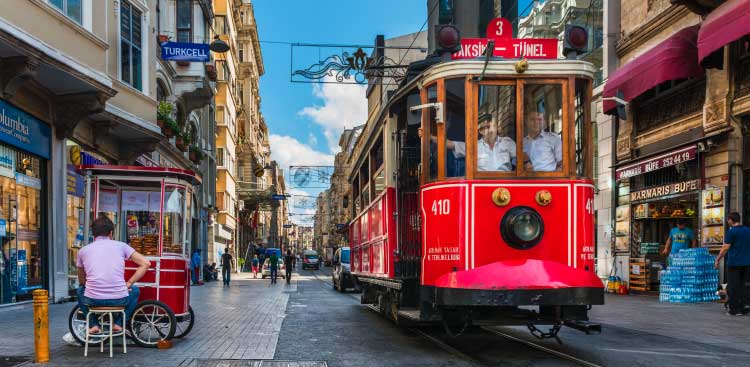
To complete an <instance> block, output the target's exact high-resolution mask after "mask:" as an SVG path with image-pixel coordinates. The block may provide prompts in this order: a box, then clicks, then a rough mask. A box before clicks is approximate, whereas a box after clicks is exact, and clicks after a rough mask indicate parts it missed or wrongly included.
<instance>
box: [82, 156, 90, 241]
mask: <svg viewBox="0 0 750 367" xmlns="http://www.w3.org/2000/svg"><path fill="white" fill-rule="evenodd" d="M84 190H85V191H84V192H85V194H84V196H85V197H86V199H85V201H84V204H83V246H86V245H88V244H89V231H90V228H91V216H90V214H89V213H91V172H90V171H87V172H86V187H85V188H84Z"/></svg>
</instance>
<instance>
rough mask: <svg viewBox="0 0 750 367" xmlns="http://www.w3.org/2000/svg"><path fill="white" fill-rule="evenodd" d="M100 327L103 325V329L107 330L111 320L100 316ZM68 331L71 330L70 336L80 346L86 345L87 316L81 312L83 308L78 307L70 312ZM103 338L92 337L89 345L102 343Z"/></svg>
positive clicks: (74, 307)
mask: <svg viewBox="0 0 750 367" xmlns="http://www.w3.org/2000/svg"><path fill="white" fill-rule="evenodd" d="M105 320H106V322H105ZM99 325H101V327H102V329H105V328H107V327H108V325H109V318H108V317H104V316H100V318H99ZM68 330H70V334H71V335H73V338H74V339H75V340H76V341H77V342H78V344H81V345H83V344H84V340H85V339H86V316H85V315H84V314H83V312H81V308H80V307H79V306H78V305H75V306H73V309H72V310H70V315H69V316H68ZM101 335H103V334H101ZM102 338H104V336H95V337H92V339H91V340H89V344H91V345H94V344H99V343H100V342H101V341H102Z"/></svg>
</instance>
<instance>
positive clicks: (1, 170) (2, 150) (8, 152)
mask: <svg viewBox="0 0 750 367" xmlns="http://www.w3.org/2000/svg"><path fill="white" fill-rule="evenodd" d="M0 176H5V177H10V178H15V177H16V150H15V149H13V148H9V147H6V146H2V145H0Z"/></svg>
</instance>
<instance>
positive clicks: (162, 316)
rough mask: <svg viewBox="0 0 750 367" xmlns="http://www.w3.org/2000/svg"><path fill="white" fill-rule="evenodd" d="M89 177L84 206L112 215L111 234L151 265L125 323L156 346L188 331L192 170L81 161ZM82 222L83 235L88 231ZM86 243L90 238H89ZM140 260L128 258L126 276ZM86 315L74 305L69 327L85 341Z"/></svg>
mask: <svg viewBox="0 0 750 367" xmlns="http://www.w3.org/2000/svg"><path fill="white" fill-rule="evenodd" d="M78 171H79V172H80V173H81V174H82V175H83V176H85V178H86V186H85V187H86V203H85V208H84V211H85V212H90V213H92V215H91V216H90V217H89V218H87V219H88V220H90V218H96V217H98V216H100V215H105V216H107V217H109V218H110V219H111V220H112V221H113V222H114V224H115V231H114V233H113V239H115V240H119V241H122V242H126V243H127V244H128V245H130V247H133V248H134V249H135V250H136V251H138V252H140V253H141V254H142V255H144V256H145V257H146V258H147V259H148V260H149V261H150V262H151V266H150V267H149V269H148V272H147V273H146V274H145V275H144V276H143V278H141V280H140V281H138V282H137V283H136V285H137V286H138V288H139V290H140V296H139V298H138V306H137V307H136V309H135V311H134V312H133V315H132V316H131V318H130V320H127V324H126V325H127V329H128V330H129V331H130V337H131V339H133V341H135V342H136V343H137V344H138V345H140V346H144V347H156V344H157V342H158V341H160V340H166V339H171V338H181V337H183V336H185V335H187V334H188V333H189V332H190V330H191V329H192V327H193V323H194V322H195V315H194V313H193V309H192V307H190V254H189V244H190V237H189V235H190V233H191V231H190V229H191V227H192V226H191V218H192V217H193V210H194V209H193V208H191V203H192V200H191V199H192V195H193V186H194V185H198V184H200V183H201V179H200V177H198V176H197V175H195V174H194V173H193V172H191V171H186V170H182V169H176V168H163V167H135V166H109V165H93V166H79V167H78ZM88 233H89V231H88V223H86V224H85V225H84V239H87V238H89V236H88ZM85 243H88V241H85ZM137 268H138V266H137V265H136V264H135V263H133V262H132V261H126V262H125V278H126V279H128V278H129V277H131V276H132V275H133V273H134V272H135V271H136V270H137ZM85 320H86V318H85V317H84V315H83V314H82V312H81V311H80V309H79V308H78V306H75V307H74V308H73V310H71V313H70V317H69V329H70V331H71V334H72V335H73V337H74V338H75V339H76V340H77V341H78V342H79V343H81V344H83V341H84V339H85V338H84V333H85V323H86V321H85Z"/></svg>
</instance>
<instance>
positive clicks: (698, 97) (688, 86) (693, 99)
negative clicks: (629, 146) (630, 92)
mask: <svg viewBox="0 0 750 367" xmlns="http://www.w3.org/2000/svg"><path fill="white" fill-rule="evenodd" d="M647 93H648V92H647ZM705 101H706V80H705V79H702V80H693V81H686V82H683V84H681V85H678V86H675V87H672V88H671V89H669V90H668V91H666V92H664V93H662V94H659V95H657V96H656V97H653V98H650V99H648V100H644V101H637V100H636V103H634V104H633V107H634V111H633V120H634V121H635V126H636V130H637V131H638V132H639V133H640V132H643V131H646V130H650V129H653V128H655V127H658V126H659V125H662V124H665V123H668V122H670V121H674V120H676V119H678V118H680V117H684V116H688V115H690V114H693V113H696V112H700V111H701V110H702V109H703V104H704V103H705Z"/></svg>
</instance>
